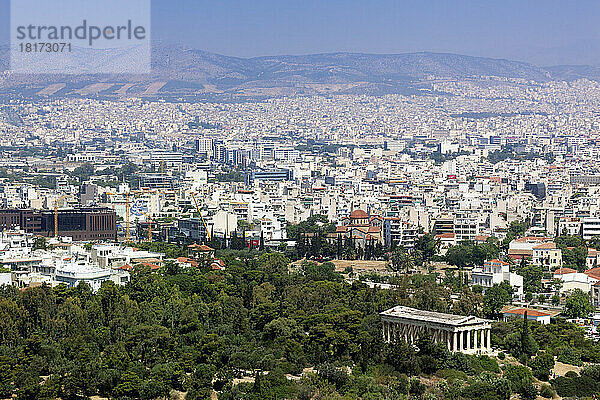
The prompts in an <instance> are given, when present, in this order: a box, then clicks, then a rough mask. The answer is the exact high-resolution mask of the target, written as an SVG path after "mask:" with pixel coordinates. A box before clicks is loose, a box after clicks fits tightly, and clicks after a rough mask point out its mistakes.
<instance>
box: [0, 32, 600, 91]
mask: <svg viewBox="0 0 600 400" xmlns="http://www.w3.org/2000/svg"><path fill="white" fill-rule="evenodd" d="M96 56H97V52H96V53H90V56H89V57H90V58H93V57H96ZM8 59H9V52H8V46H0V70H4V71H6V70H7V69H8V64H9V63H8ZM88 61H89V60H88ZM93 61H94V60H91V62H93ZM488 76H495V77H503V78H513V79H517V78H518V79H523V80H527V81H536V82H545V81H549V80H571V79H579V78H590V79H597V78H600V68H599V67H591V66H556V67H538V66H535V65H532V64H528V63H525V62H519V61H511V60H505V59H492V58H484V57H473V56H465V55H458V54H450V53H432V52H419V53H403V54H365V53H323V54H310V55H287V56H286V55H283V56H263V57H253V58H241V57H232V56H225V55H220V54H215V53H210V52H207V51H203V50H197V49H192V48H188V47H184V46H181V45H169V44H164V43H161V42H156V43H153V50H152V73H151V74H149V75H124V74H118V75H64V74H55V75H19V74H13V73H10V72H3V73H1V74H0V95H7V94H8V95H15V94H21V95H24V96H36V95H38V94H39V93H40V92H42V93H47V91H46V92H43V91H42V90H43V89H44V88H45V87H47V86H48V85H52V84H58V83H61V84H64V88H62V89H60V90H58V91H57V92H55V93H52V95H53V96H67V95H76V96H81V95H82V94H81V93H82V92H85V93H87V92H89V91H86V90H83V91H82V90H80V89H82V88H85V87H86V86H87V85H92V84H95V83H98V82H103V83H106V85H104V86H101V88H100V89H98V91H97V92H94V91H91V93H88V94H87V95H89V96H100V97H104V96H107V97H121V96H142V97H157V96H160V97H172V98H194V99H212V98H216V99H221V100H223V99H225V100H227V99H229V100H231V99H244V98H264V97H273V96H281V95H309V94H316V93H358V94H360V93H364V94H386V93H414V92H415V90H416V88H418V87H419V86H421V87H422V85H424V84H426V82H427V79H428V78H429V77H440V78H451V79H465V78H473V77H475V78H477V77H488ZM109 84H111V85H109ZM125 84H127V85H128V86H127V89H126V90H119V88H122V87H123V86H124V85H125ZM151 85H153V87H156V88H158V89H156V90H149V89H148V88H149V86H151Z"/></svg>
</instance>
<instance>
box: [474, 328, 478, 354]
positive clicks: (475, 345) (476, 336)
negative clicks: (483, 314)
mask: <svg viewBox="0 0 600 400" xmlns="http://www.w3.org/2000/svg"><path fill="white" fill-rule="evenodd" d="M473 348H474V349H475V350H479V330H478V329H475V330H473Z"/></svg>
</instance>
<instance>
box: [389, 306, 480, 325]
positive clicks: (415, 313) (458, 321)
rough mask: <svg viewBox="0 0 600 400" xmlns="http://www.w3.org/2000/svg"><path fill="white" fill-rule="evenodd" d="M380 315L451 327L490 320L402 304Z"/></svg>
mask: <svg viewBox="0 0 600 400" xmlns="http://www.w3.org/2000/svg"><path fill="white" fill-rule="evenodd" d="M380 315H381V316H382V317H392V318H393V317H398V318H402V319H409V320H414V321H422V322H431V323H436V324H442V325H450V326H453V327H459V326H462V325H465V326H468V325H473V324H483V323H489V322H490V321H489V320H487V319H483V318H479V317H475V316H465V315H455V314H445V313H440V312H435V311H423V310H417V309H416V308H410V307H404V306H396V307H394V308H390V309H389V310H386V311H384V312H382V313H380Z"/></svg>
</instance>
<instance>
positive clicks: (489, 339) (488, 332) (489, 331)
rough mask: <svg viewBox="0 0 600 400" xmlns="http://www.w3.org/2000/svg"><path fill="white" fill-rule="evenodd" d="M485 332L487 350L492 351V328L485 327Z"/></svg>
mask: <svg viewBox="0 0 600 400" xmlns="http://www.w3.org/2000/svg"><path fill="white" fill-rule="evenodd" d="M485 334H486V336H487V351H492V329H491V328H488V329H486V330H485Z"/></svg>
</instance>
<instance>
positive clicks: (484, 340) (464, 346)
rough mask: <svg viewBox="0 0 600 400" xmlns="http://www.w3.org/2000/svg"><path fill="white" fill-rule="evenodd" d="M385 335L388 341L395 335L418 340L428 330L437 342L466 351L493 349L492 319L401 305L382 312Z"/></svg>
mask: <svg viewBox="0 0 600 400" xmlns="http://www.w3.org/2000/svg"><path fill="white" fill-rule="evenodd" d="M380 315H381V321H382V323H383V337H384V340H385V341H386V342H391V341H393V340H394V339H395V338H397V339H403V340H405V341H406V342H408V343H416V341H417V339H418V338H419V336H420V335H421V334H423V333H424V332H427V333H428V334H429V336H430V337H431V338H432V340H433V341H434V342H436V343H440V342H441V343H444V344H446V346H447V347H448V350H450V351H453V352H461V353H466V354H485V353H488V352H490V351H491V322H490V321H489V320H486V319H483V318H478V317H473V316H471V317H465V316H462V315H453V314H444V313H438V312H433V311H423V310H417V309H415V308H410V307H403V306H397V307H394V308H390V309H389V310H387V311H384V312H382V313H381V314H380Z"/></svg>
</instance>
